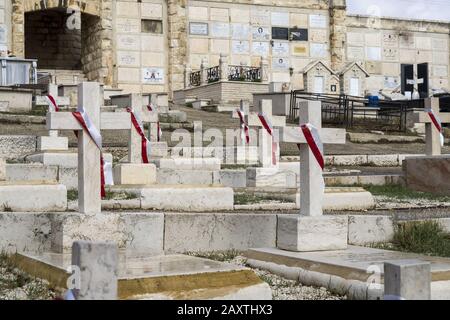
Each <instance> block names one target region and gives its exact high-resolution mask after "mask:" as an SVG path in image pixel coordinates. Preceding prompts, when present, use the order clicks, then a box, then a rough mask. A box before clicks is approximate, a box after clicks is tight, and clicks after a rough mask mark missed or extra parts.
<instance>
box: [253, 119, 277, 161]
mask: <svg viewBox="0 0 450 320" xmlns="http://www.w3.org/2000/svg"><path fill="white" fill-rule="evenodd" d="M258 118H259V121H261V124H262V125H263V127H264V129H266V131H267V133H268V134H269V135H270V136H271V137H272V164H273V165H274V166H276V165H277V153H278V142H276V141H275V137H274V134H273V133H274V132H273V126H272V124H271V123H270V121H269V119H267V117H266V115H265V114H263V113H258Z"/></svg>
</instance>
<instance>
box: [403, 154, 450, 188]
mask: <svg viewBox="0 0 450 320" xmlns="http://www.w3.org/2000/svg"><path fill="white" fill-rule="evenodd" d="M403 174H404V177H405V182H406V186H407V188H408V189H411V190H415V191H422V192H431V193H434V194H440V195H450V156H449V155H442V156H431V157H429V156H423V157H410V158H405V160H403Z"/></svg>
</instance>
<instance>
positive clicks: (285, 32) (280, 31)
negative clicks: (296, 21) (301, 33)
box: [272, 27, 289, 40]
mask: <svg viewBox="0 0 450 320" xmlns="http://www.w3.org/2000/svg"><path fill="white" fill-rule="evenodd" d="M272 39H274V40H289V29H288V28H280V27H272Z"/></svg>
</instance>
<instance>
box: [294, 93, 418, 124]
mask: <svg viewBox="0 0 450 320" xmlns="http://www.w3.org/2000/svg"><path fill="white" fill-rule="evenodd" d="M302 100H303V101H304V100H314V101H321V102H322V122H323V123H324V124H332V125H334V126H338V127H344V128H346V129H350V128H354V127H361V128H363V129H370V130H383V131H406V129H407V126H406V123H407V122H406V121H407V115H408V112H412V110H413V109H415V108H424V103H423V101H424V100H423V99H422V100H413V101H387V100H379V101H375V102H374V101H369V99H366V98H362V97H354V96H349V95H344V94H341V95H333V94H314V93H307V92H304V91H292V93H291V107H290V113H289V121H291V122H295V121H298V117H299V103H300V102H301V101H302Z"/></svg>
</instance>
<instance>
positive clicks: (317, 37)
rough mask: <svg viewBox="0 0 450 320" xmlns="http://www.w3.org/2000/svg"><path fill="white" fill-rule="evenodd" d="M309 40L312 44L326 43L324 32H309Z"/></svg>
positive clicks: (325, 32)
mask: <svg viewBox="0 0 450 320" xmlns="http://www.w3.org/2000/svg"><path fill="white" fill-rule="evenodd" d="M309 40H310V41H312V42H319V43H325V42H328V37H327V31H326V30H309Z"/></svg>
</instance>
